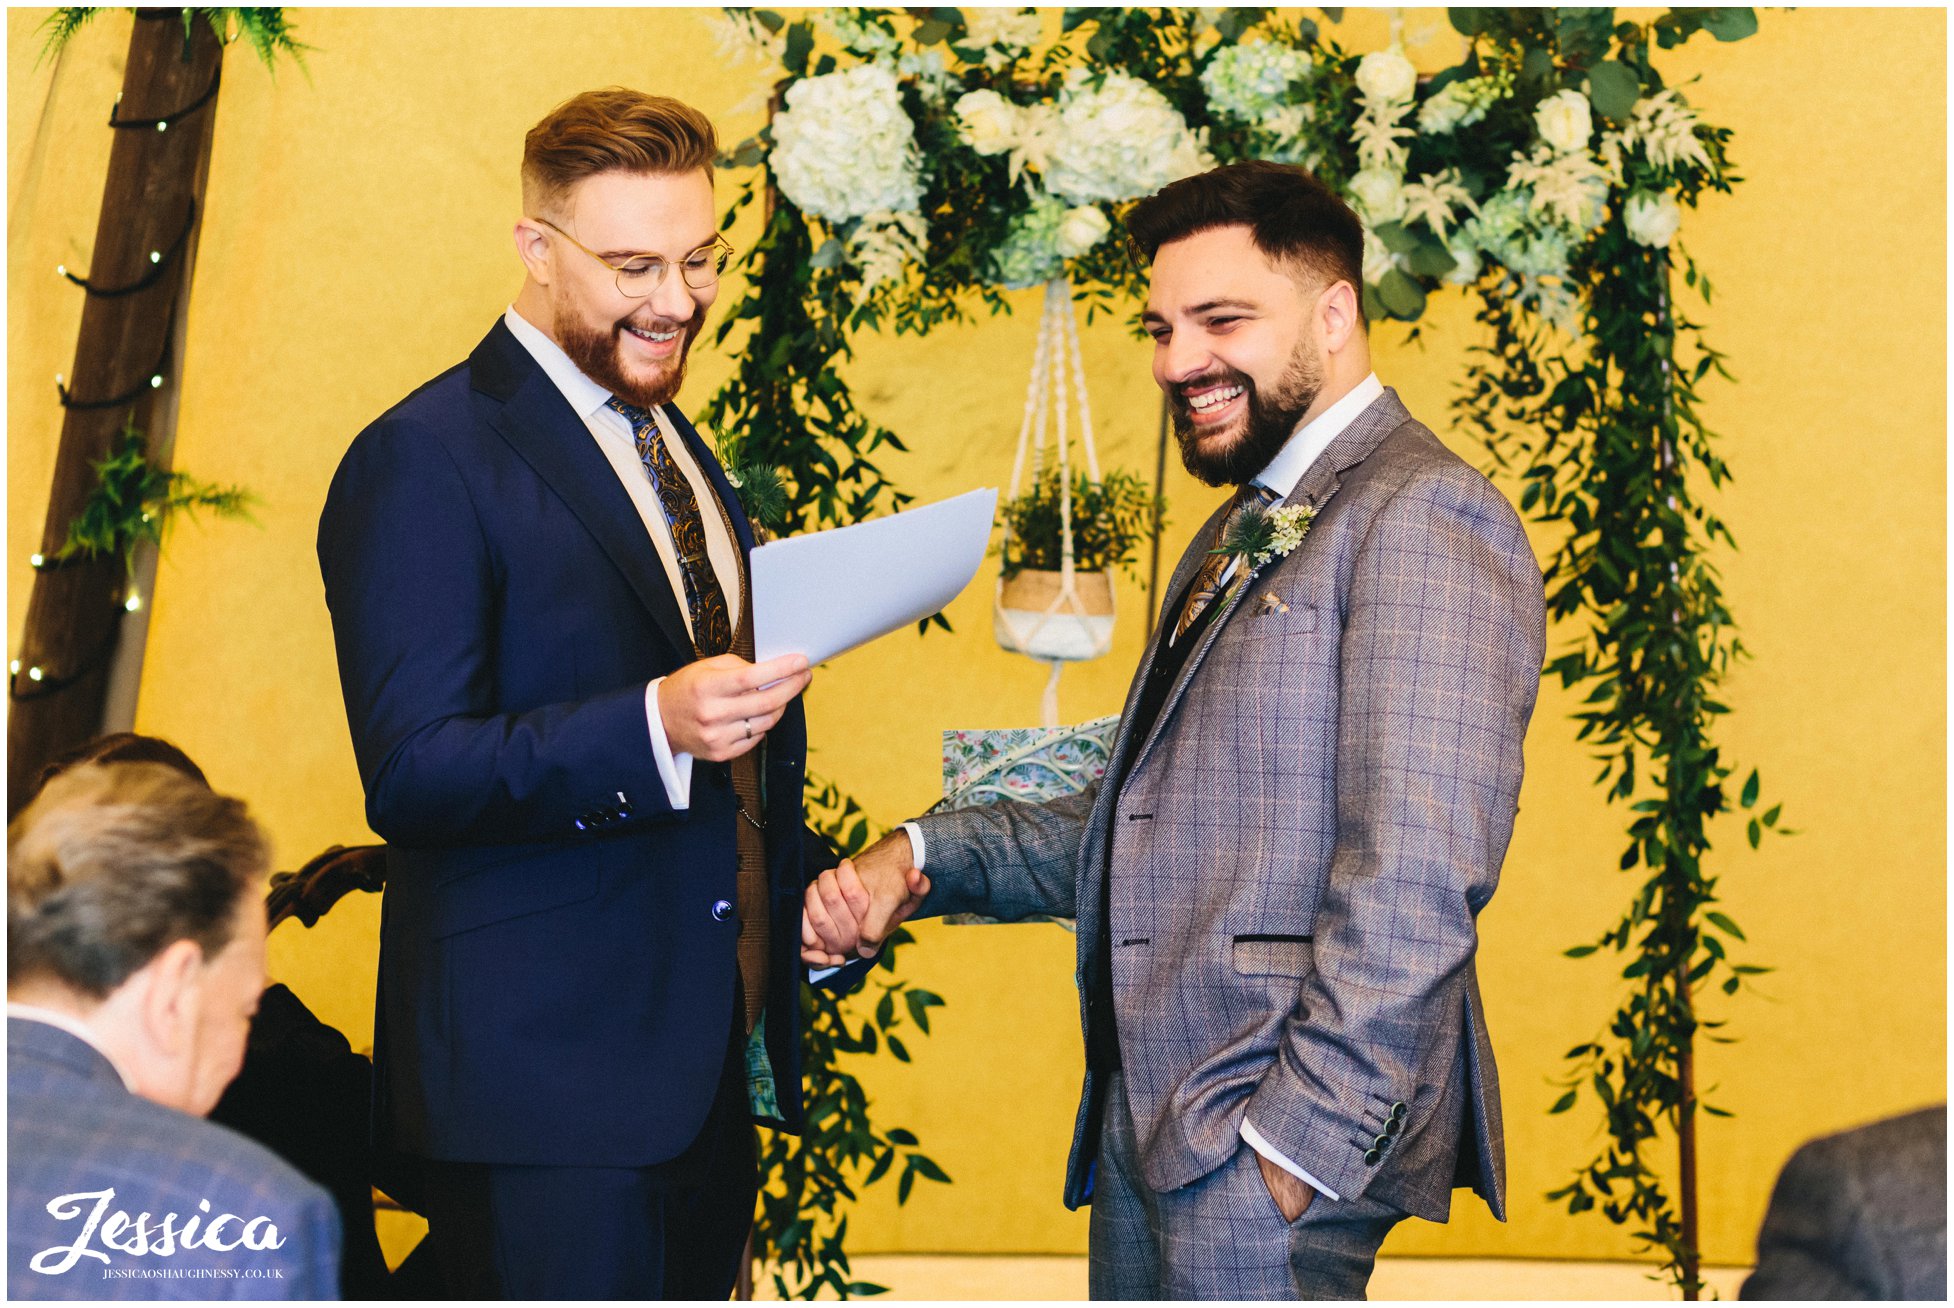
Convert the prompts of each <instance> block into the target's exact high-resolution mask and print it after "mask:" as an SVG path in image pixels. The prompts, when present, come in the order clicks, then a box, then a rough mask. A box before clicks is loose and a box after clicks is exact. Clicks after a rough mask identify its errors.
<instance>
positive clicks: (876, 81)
mask: <svg viewBox="0 0 1954 1308" xmlns="http://www.w3.org/2000/svg"><path fill="white" fill-rule="evenodd" d="M773 139H774V148H773V155H772V157H771V159H770V160H769V163H770V164H771V166H772V168H773V175H774V180H775V181H776V182H777V183H779V185H780V191H781V194H783V195H785V196H786V197H787V198H788V199H789V200H791V201H793V203H794V205H795V206H796V207H797V208H800V209H802V210H803V211H805V212H807V213H811V214H815V215H817V216H819V217H821V218H825V219H827V220H828V221H829V222H831V223H843V222H847V221H849V220H851V219H854V218H860V217H863V216H864V215H866V214H871V213H876V212H880V211H887V212H892V213H909V212H914V211H915V210H916V208H917V206H918V205H920V204H921V203H922V177H921V160H920V157H919V154H918V151H917V149H916V126H915V124H914V123H912V122H910V121H909V115H908V114H907V113H906V112H904V110H903V107H902V96H901V93H900V92H899V90H898V89H897V85H896V77H895V74H894V73H893V72H891V71H890V70H889V69H888V68H886V67H884V66H882V65H880V64H863V65H861V66H860V67H857V68H850V69H848V70H847V71H845V72H839V73H829V74H827V75H826V76H824V77H809V78H804V79H802V80H801V81H798V82H796V83H794V85H792V86H790V87H788V88H787V95H786V107H785V108H784V109H783V110H782V111H781V113H780V114H779V116H777V117H776V118H775V119H774V123H773Z"/></svg>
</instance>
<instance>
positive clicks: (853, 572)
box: [751, 488, 997, 663]
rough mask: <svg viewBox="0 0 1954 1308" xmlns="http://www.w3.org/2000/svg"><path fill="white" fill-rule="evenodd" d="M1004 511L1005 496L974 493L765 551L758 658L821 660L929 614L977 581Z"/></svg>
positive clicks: (760, 564) (758, 578) (758, 553)
mask: <svg viewBox="0 0 1954 1308" xmlns="http://www.w3.org/2000/svg"><path fill="white" fill-rule="evenodd" d="M996 512H997V490H996V489H995V488H991V489H988V490H974V491H970V492H968V493H967V494H963V495H958V496H956V497H954V498H952V499H947V500H939V501H938V502H937V503H935V504H925V505H924V506H923V507H921V508H918V509H908V510H905V511H904V512H902V513H892V514H890V515H889V516H888V517H886V518H877V519H875V520H874V521H872V522H861V523H857V524H855V525H854V526H852V527H837V528H835V529H834V530H832V531H817V532H813V533H810V534H809V535H806V536H790V537H788V538H787V539H786V540H777V541H770V542H768V543H767V544H765V545H762V546H759V547H758V548H757V549H755V550H754V551H753V555H752V563H751V569H752V577H753V660H754V662H756V663H764V662H766V661H767V660H768V659H771V658H776V657H778V656H779V655H782V654H805V655H807V660H808V662H809V663H820V662H822V661H824V660H826V659H831V658H833V657H834V656H835V655H837V654H842V653H845V652H847V651H848V650H851V649H854V648H855V647H856V646H857V645H865V644H867V643H868V642H869V641H871V640H874V639H875V638H876V637H877V636H883V635H887V634H888V633H889V632H891V631H895V630H896V629H898V628H900V627H906V626H909V625H910V624H911V623H914V622H920V621H921V620H922V619H924V618H927V617H928V616H929V615H930V614H932V613H935V612H936V611H938V610H939V609H941V608H942V607H943V606H944V605H946V604H948V603H949V602H950V601H951V600H953V599H955V598H956V597H957V595H958V594H959V593H961V592H962V590H963V588H964V587H965V586H968V585H969V584H970V580H971V578H972V577H975V576H976V575H977V568H978V565H980V564H981V563H983V561H984V547H985V545H986V544H988V543H989V541H990V536H991V519H992V517H993V515H994V514H995V513H996Z"/></svg>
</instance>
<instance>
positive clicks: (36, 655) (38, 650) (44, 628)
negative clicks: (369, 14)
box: [7, 9, 224, 813]
mask: <svg viewBox="0 0 1954 1308" xmlns="http://www.w3.org/2000/svg"><path fill="white" fill-rule="evenodd" d="M223 54H224V47H223V44H222V43H221V42H220V41H219V40H218V39H217V36H216V33H214V32H213V31H212V30H211V28H210V25H209V24H208V23H207V22H205V21H203V20H202V19H201V18H199V19H197V20H195V21H194V22H193V23H192V24H191V27H190V30H189V32H188V34H187V35H186V33H185V31H184V25H183V11H182V10H178V9H144V10H138V11H137V14H136V23H135V26H134V30H133V31H132V32H131V34H130V37H129V58H128V63H127V67H126V70H125V72H124V74H123V81H122V95H121V97H120V98H119V100H118V101H117V103H116V105H115V107H114V117H115V119H116V120H119V121H121V122H123V123H125V124H128V123H136V124H140V125H136V126H123V127H118V128H113V129H110V130H113V131H114V136H115V139H114V141H113V143H112V144H111V146H110V151H109V167H108V177H107V180H106V181H105V183H104V185H103V188H102V209H101V215H100V217H99V219H98V220H97V225H96V229H95V245H94V254H93V256H92V257H93V265H92V266H91V267H90V268H89V269H88V270H87V280H88V282H89V283H90V285H91V286H92V287H94V288H96V289H95V292H94V293H88V294H87V300H86V302H85V303H84V305H83V306H82V316H81V330H80V333H79V336H78V339H77V341H76V343H75V362H74V367H73V368H72V369H71V370H70V372H69V373H68V375H67V378H66V388H67V393H68V397H69V401H68V404H67V406H66V407H65V408H64V410H63V418H62V425H61V440H60V446H59V448H58V450H57V452H56V455H55V464H54V478H53V484H52V486H51V487H50V489H49V493H48V509H47V517H46V520H45V523H44V525H43V527H42V530H41V548H40V553H41V555H42V556H43V557H44V558H46V559H48V560H52V559H53V557H54V554H55V552H56V551H57V550H59V549H60V548H61V545H62V542H63V541H65V540H66V539H67V535H68V525H69V524H70V523H71V522H73V521H74V519H75V516H76V515H77V514H78V513H80V511H81V509H82V506H83V505H84V504H85V503H86V502H87V500H88V497H89V495H90V493H91V492H92V491H93V490H94V488H95V483H96V474H95V469H94V466H93V465H94V464H95V463H97V462H99V461H101V460H102V459H105V458H106V457H108V455H109V452H110V450H111V447H112V446H113V444H114V442H115V437H116V435H117V433H119V432H120V431H121V430H122V427H123V424H124V423H125V422H127V421H129V420H130V419H131V418H132V417H133V418H134V420H135V421H136V423H137V425H138V426H140V427H143V428H145V429H147V428H148V427H149V426H150V425H151V424H152V423H153V421H154V418H153V412H154V409H155V407H156V404H155V397H156V395H157V390H156V388H155V387H153V386H152V385H151V379H152V378H154V377H157V376H161V377H163V378H164V380H165V382H167V381H168V380H169V378H171V377H173V376H174V375H175V374H176V372H177V369H178V367H179V366H180V362H181V361H180V360H179V359H178V358H176V357H174V354H175V352H174V351H172V350H170V349H168V348H166V347H167V345H168V343H169V341H170V338H171V335H172V331H173V328H174V325H175V321H176V317H177V312H178V309H179V307H180V305H181V302H182V299H183V297H184V296H185V295H186V294H187V292H188V288H189V280H188V276H187V268H188V265H189V252H190V250H191V249H192V248H194V246H195V243H196V234H197V228H198V224H199V222H200V221H201V218H202V212H203V205H202V201H203V190H204V183H205V179H206V176H207V172H208V167H209V160H210V141H211V126H212V124H213V122H214V121H215V114H216V97H215V94H214V92H215V88H216V85H217V76H218V72H219V69H220V68H221V66H222V61H223ZM199 100H202V103H201V105H198V103H197V102H198V101H199ZM192 105H197V107H196V108H194V109H190V110H189V112H187V113H185V112H184V111H185V110H186V109H187V108H189V107H190V106H192ZM179 114H182V117H180V118H179V117H177V115H179ZM103 117H104V118H108V117H109V106H107V105H104V106H103ZM151 120H165V121H164V122H163V125H162V127H161V128H160V129H159V128H158V127H157V126H156V125H155V123H154V122H153V121H151ZM152 254H154V255H157V256H160V257H159V258H155V259H152V257H151V256H152ZM77 275H79V274H77ZM132 287H133V288H137V289H133V290H130V291H129V293H127V294H114V295H110V294H102V293H101V292H103V291H121V290H124V289H125V288H132ZM76 293H77V294H84V292H82V291H79V290H78V291H77V292H76ZM111 401H113V403H111ZM15 439H16V440H19V439H25V437H23V435H22V434H21V433H15ZM126 584H127V578H126V577H125V575H124V570H123V562H122V560H121V559H120V558H97V559H92V560H87V559H80V558H76V559H72V560H69V561H66V562H64V563H62V564H60V565H57V566H46V567H43V568H41V569H38V570H37V571H36V573H35V576H34V589H33V593H32V595H31V597H30V598H29V600H28V604H27V622H26V627H25V630H24V632H23V635H22V640H21V646H20V649H19V650H18V652H17V653H16V655H15V658H16V659H17V660H18V663H19V667H18V670H17V671H14V672H13V673H12V676H11V678H10V681H9V694H10V698H11V700H12V705H11V712H10V714H9V718H8V723H7V788H8V792H7V799H8V811H9V813H11V812H13V811H15V810H16V809H17V808H18V807H19V806H20V804H21V803H22V802H24V799H25V796H26V792H27V789H28V787H30V786H31V785H32V783H33V779H34V776H35V774H36V773H37V772H39V771H40V769H41V767H42V766H43V765H44V764H46V763H47V762H48V760H50V759H51V758H53V757H54V756H56V755H57V754H60V753H61V752H63V751H64V750H67V749H70V748H73V747H74V746H75V745H78V744H81V743H82V742H83V741H86V740H88V739H90V738H91V737H93V736H94V735H96V734H97V733H98V732H99V731H100V730H101V724H102V712H103V704H104V700H105V698H106V695H107V691H108V684H109V667H110V662H111V660H112V659H113V657H114V655H115V649H116V642H117V638H118V636H119V634H120V628H119V623H120V619H121V617H122V614H123V612H124V609H123V602H124V599H125V598H126V596H125V593H124V589H125V586H126ZM147 600H148V597H147V596H145V597H144V602H145V603H146V602H147ZM37 674H38V675H37Z"/></svg>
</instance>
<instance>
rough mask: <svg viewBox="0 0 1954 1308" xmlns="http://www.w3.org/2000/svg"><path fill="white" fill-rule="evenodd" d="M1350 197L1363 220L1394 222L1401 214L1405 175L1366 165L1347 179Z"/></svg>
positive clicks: (1369, 222) (1370, 224) (1374, 222)
mask: <svg viewBox="0 0 1954 1308" xmlns="http://www.w3.org/2000/svg"><path fill="white" fill-rule="evenodd" d="M1349 191H1350V198H1351V199H1352V200H1354V201H1355V202H1356V207H1357V212H1358V214H1360V215H1361V216H1362V217H1363V219H1364V222H1365V223H1366V224H1367V225H1369V226H1373V227H1375V226H1376V225H1377V224H1379V223H1389V222H1396V221H1397V220H1398V219H1400V218H1402V217H1404V178H1403V177H1400V176H1399V175H1398V174H1397V173H1394V172H1391V171H1390V170H1388V169H1384V168H1366V169H1364V171H1363V172H1361V173H1358V174H1357V175H1356V176H1355V177H1353V178H1351V179H1350V186H1349Z"/></svg>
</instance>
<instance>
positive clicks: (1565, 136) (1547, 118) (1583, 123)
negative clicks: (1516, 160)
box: [1533, 91, 1594, 154]
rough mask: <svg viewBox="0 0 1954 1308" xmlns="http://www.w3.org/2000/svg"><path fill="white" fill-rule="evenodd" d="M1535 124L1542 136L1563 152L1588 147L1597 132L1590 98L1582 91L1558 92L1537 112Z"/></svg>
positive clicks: (1541, 137) (1534, 115)
mask: <svg viewBox="0 0 1954 1308" xmlns="http://www.w3.org/2000/svg"><path fill="white" fill-rule="evenodd" d="M1533 126H1534V129H1535V130H1536V131H1538V132H1539V133H1540V139H1541V140H1543V141H1545V142H1546V143H1547V144H1548V145H1551V146H1553V147H1554V149H1555V150H1556V151H1557V152H1559V153H1561V154H1572V153H1573V152H1574V151H1576V150H1585V149H1587V148H1588V138H1589V137H1590V136H1592V135H1593V134H1594V115H1593V113H1592V112H1590V110H1589V109H1588V97H1586V96H1585V95H1582V94H1581V93H1580V92H1579V91H1556V92H1555V93H1554V94H1552V95H1550V96H1548V97H1547V98H1546V99H1545V100H1542V101H1541V102H1540V107H1539V108H1537V109H1535V110H1534V111H1533Z"/></svg>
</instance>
